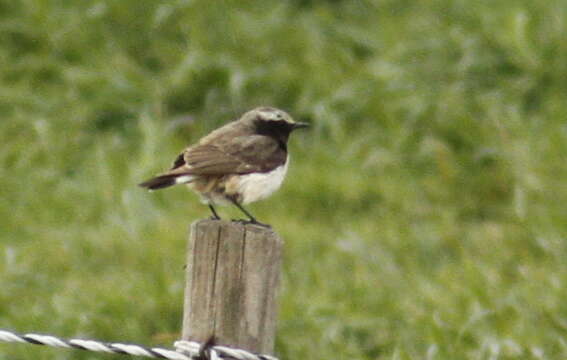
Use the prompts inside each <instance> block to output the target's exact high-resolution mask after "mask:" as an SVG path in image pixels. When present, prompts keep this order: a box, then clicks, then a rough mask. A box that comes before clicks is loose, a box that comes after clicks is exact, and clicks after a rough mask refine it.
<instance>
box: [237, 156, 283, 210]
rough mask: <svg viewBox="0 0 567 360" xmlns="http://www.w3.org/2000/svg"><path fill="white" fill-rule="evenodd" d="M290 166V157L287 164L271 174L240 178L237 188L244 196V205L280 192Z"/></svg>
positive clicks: (250, 175)
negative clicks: (277, 191)
mask: <svg viewBox="0 0 567 360" xmlns="http://www.w3.org/2000/svg"><path fill="white" fill-rule="evenodd" d="M288 164H289V156H288V157H287V159H286V162H285V164H283V165H281V166H278V167H277V168H275V169H274V170H272V171H270V172H267V173H255V174H248V175H242V176H240V178H239V180H238V186H237V188H238V193H239V194H240V195H241V196H242V203H243V204H248V203H251V202H254V201H258V200H262V199H265V198H267V197H268V196H270V195H272V194H273V193H274V192H275V191H276V190H278V189H279V188H280V186H281V185H282V183H283V180H284V178H285V174H286V173H287V166H288Z"/></svg>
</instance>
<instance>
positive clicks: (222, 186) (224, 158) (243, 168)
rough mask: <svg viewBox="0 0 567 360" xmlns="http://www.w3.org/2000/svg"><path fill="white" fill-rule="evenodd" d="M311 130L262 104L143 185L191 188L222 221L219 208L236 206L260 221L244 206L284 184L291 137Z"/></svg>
mask: <svg viewBox="0 0 567 360" xmlns="http://www.w3.org/2000/svg"><path fill="white" fill-rule="evenodd" d="M307 127H309V124H308V123H305V122H296V121H294V120H293V118H292V117H291V116H290V115H289V114H288V113H286V112H285V111H283V110H280V109H277V108H273V107H267V106H262V107H258V108H255V109H252V110H250V111H248V112H246V113H244V114H243V115H242V116H241V117H240V118H238V119H237V120H234V121H232V122H229V123H227V124H226V125H224V126H222V127H220V128H218V129H216V130H213V131H212V132H211V133H210V134H208V135H206V136H204V137H203V138H201V139H200V140H199V141H198V142H197V143H196V144H195V145H192V146H189V147H187V148H186V149H185V150H183V152H181V154H179V155H178V156H177V158H176V159H175V161H174V162H173V165H172V167H171V169H170V170H169V171H167V172H165V173H162V174H160V175H157V176H156V177H153V178H151V179H149V180H147V181H144V182H142V183H140V184H139V186H141V187H143V188H146V189H149V190H158V189H164V188H167V187H170V186H173V185H178V184H186V185H188V186H189V188H191V189H192V190H194V191H195V192H196V193H197V194H198V195H199V196H200V198H201V201H202V202H204V203H205V204H207V205H208V206H209V209H210V210H211V212H212V217H211V219H214V220H220V219H221V217H220V216H219V215H218V213H217V211H216V209H215V206H217V205H227V204H228V205H230V204H232V205H235V206H236V207H237V208H238V209H239V210H240V211H242V212H243V213H244V214H245V215H246V217H247V218H248V220H240V221H242V222H246V223H252V224H257V225H263V226H269V225H267V224H264V223H261V222H259V221H258V220H257V219H256V217H254V216H253V215H252V214H251V213H250V212H249V211H247V210H246V209H245V208H244V205H246V204H249V203H252V202H256V201H259V200H262V199H265V198H267V197H269V196H270V195H272V194H273V193H274V192H275V191H276V190H278V189H279V188H280V186H281V185H282V183H283V181H284V178H285V176H286V173H287V169H288V165H289V154H288V148H287V143H288V139H289V136H290V134H291V133H292V132H293V131H294V130H297V129H301V128H307Z"/></svg>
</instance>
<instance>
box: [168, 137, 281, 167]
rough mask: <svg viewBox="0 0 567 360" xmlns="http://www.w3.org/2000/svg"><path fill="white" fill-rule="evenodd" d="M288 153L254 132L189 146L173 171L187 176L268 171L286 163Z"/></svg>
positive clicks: (275, 143) (273, 141)
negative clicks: (220, 140)
mask: <svg viewBox="0 0 567 360" xmlns="http://www.w3.org/2000/svg"><path fill="white" fill-rule="evenodd" d="M286 156H287V153H286V151H285V149H283V148H282V147H281V146H279V144H278V142H277V141H276V140H274V139H272V138H269V137H266V136H261V135H251V136H242V137H237V138H233V139H231V140H230V141H227V142H224V143H222V142H221V143H219V144H215V145H213V144H203V145H196V146H193V147H190V148H188V149H186V150H185V151H184V152H183V153H182V154H181V155H180V156H179V157H178V158H177V160H176V161H175V163H174V167H173V168H172V169H171V172H175V173H178V174H180V173H183V174H188V175H226V174H248V173H252V172H267V171H270V170H273V169H275V168H276V167H278V166H279V165H283V163H285V159H286Z"/></svg>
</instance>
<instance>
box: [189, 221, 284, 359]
mask: <svg viewBox="0 0 567 360" xmlns="http://www.w3.org/2000/svg"><path fill="white" fill-rule="evenodd" d="M282 245H283V242H282V240H281V239H280V237H279V236H278V235H277V234H276V233H275V232H274V231H273V230H271V229H268V228H264V227H261V226H257V225H250V224H247V225H243V224H239V223H235V222H230V221H219V220H200V221H196V222H194V223H193V224H192V225H191V234H190V236H189V249H188V253H187V273H186V287H185V305H184V309H183V310H184V311H183V312H184V315H183V335H182V338H183V340H193V341H198V342H205V341H207V340H209V338H210V337H211V336H214V337H215V344H217V345H227V346H232V347H236V348H240V349H244V350H248V351H251V352H256V353H262V354H273V350H274V340H275V332H276V315H277V306H276V305H277V304H276V293H277V288H278V284H279V278H280V268H281V258H282Z"/></svg>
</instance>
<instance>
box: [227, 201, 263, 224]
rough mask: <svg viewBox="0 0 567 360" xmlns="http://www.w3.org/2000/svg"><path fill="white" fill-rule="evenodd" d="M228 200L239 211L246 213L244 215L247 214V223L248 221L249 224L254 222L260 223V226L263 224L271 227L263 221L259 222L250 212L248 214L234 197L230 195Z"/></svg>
mask: <svg viewBox="0 0 567 360" xmlns="http://www.w3.org/2000/svg"><path fill="white" fill-rule="evenodd" d="M230 201H231V202H232V203H233V204H234V205H235V206H236V207H237V208H239V209H240V211H242V212H243V213H244V214H246V216H248V218H249V219H250V220H248V221H247V222H248V223H250V224H255V225H260V226H265V227H271V226H270V225H268V224H264V223H261V222H259V221H258V220H256V218H255V217H254V216H252V214H250V213H249V212H248V211H247V210H246V209H245V208H244V207H243V206H242V205H240V204H239V203H238V201H236V199H234V198H232V197H231V198H230Z"/></svg>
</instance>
